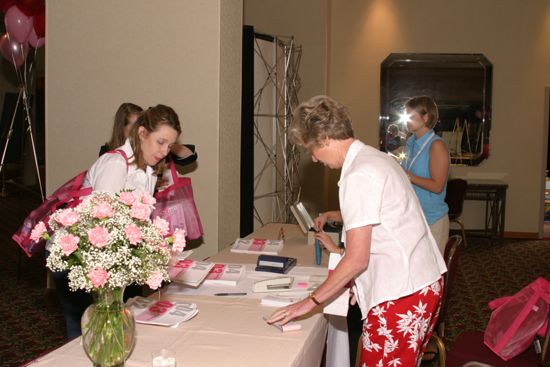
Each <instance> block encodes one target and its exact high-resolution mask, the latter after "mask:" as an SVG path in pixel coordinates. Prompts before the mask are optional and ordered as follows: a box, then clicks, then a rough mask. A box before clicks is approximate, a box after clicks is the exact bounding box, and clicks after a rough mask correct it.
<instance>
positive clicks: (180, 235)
mask: <svg viewBox="0 0 550 367" xmlns="http://www.w3.org/2000/svg"><path fill="white" fill-rule="evenodd" d="M185 235H186V232H185V230H184V229H180V228H177V229H176V230H175V231H174V234H173V236H174V243H173V244H172V251H173V252H182V251H183V249H184V248H185V245H186V242H185Z"/></svg>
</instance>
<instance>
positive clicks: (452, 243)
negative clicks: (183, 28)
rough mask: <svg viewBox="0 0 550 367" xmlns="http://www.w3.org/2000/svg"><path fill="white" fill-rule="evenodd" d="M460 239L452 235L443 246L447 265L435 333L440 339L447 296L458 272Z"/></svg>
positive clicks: (443, 329) (445, 315) (442, 335)
mask: <svg viewBox="0 0 550 367" xmlns="http://www.w3.org/2000/svg"><path fill="white" fill-rule="evenodd" d="M462 248H463V245H462V237H461V236H459V235H454V236H451V237H449V240H448V241H447V244H446V245H445V252H444V253H443V259H444V260H445V265H447V272H446V273H445V275H444V279H445V285H444V288H443V297H442V300H441V308H440V309H439V317H438V321H437V331H438V332H439V336H440V337H444V336H445V318H446V317H447V309H448V308H449V302H448V299H449V294H450V292H451V289H453V286H454V283H455V279H456V273H457V270H458V261H459V259H460V256H461V254H462Z"/></svg>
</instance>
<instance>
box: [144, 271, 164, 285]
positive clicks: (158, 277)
mask: <svg viewBox="0 0 550 367" xmlns="http://www.w3.org/2000/svg"><path fill="white" fill-rule="evenodd" d="M162 281H163V277H162V273H161V272H160V271H155V272H154V273H153V274H151V276H150V277H149V279H147V281H146V283H147V285H148V286H149V288H151V289H157V288H158V287H160V285H161V284H162Z"/></svg>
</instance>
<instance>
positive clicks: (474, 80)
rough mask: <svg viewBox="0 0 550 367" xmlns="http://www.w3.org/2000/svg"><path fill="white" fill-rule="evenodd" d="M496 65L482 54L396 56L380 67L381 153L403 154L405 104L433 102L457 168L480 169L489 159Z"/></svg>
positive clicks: (437, 128) (439, 129) (439, 128)
mask: <svg viewBox="0 0 550 367" xmlns="http://www.w3.org/2000/svg"><path fill="white" fill-rule="evenodd" d="M492 82H493V66H492V64H491V62H490V61H489V60H488V59H487V58H486V57H485V56H483V55H482V54H432V53H392V54H390V55H389V56H388V57H387V58H386V59H385V60H384V61H383V62H382V65H381V77H380V150H382V151H385V152H390V153H392V154H395V155H399V153H400V152H401V151H402V150H403V147H404V145H405V141H406V139H407V137H408V132H407V127H406V125H405V123H404V122H400V121H399V118H400V114H401V113H402V112H403V111H404V105H405V102H406V101H407V100H408V99H409V98H410V97H414V96H420V95H426V96H430V97H432V98H434V100H435V101H436V103H437V106H438V108H439V121H438V122H437V124H436V125H435V127H434V130H435V132H436V133H437V134H438V135H439V136H441V137H442V138H443V139H444V140H445V142H446V143H447V146H448V147H449V152H450V155H451V163H452V164H455V165H470V166H477V165H478V164H479V163H481V162H482V161H483V160H484V159H486V158H487V157H488V156H489V133H490V130H491V92H492Z"/></svg>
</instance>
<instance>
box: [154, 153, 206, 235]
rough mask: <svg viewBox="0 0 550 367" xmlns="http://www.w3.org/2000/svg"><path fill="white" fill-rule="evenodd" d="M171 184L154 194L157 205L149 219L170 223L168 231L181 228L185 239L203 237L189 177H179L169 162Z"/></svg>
mask: <svg viewBox="0 0 550 367" xmlns="http://www.w3.org/2000/svg"><path fill="white" fill-rule="evenodd" d="M170 174H171V179H172V183H171V184H170V185H169V186H168V187H166V188H165V189H164V190H162V191H158V192H157V193H155V198H156V199H157V203H156V205H155V210H154V211H153V213H152V214H151V218H153V219H154V218H156V217H157V216H158V217H161V218H163V219H166V220H167V221H168V222H169V223H170V230H171V231H172V232H173V231H174V230H175V229H176V228H183V229H185V232H186V236H185V237H186V238H187V239H190V240H194V239H197V238H199V237H201V236H202V235H203V230H202V223H201V218H200V216H199V212H198V211H197V206H196V205H195V199H194V198H193V187H192V186H191V179H190V178H189V177H180V176H179V175H178V173H177V171H176V166H175V165H174V162H170Z"/></svg>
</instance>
